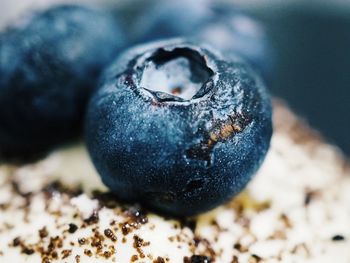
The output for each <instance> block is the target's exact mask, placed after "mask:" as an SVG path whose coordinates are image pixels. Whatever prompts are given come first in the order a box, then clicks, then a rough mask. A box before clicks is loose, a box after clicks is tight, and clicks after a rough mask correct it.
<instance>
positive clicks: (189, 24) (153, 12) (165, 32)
mask: <svg viewBox="0 0 350 263" xmlns="http://www.w3.org/2000/svg"><path fill="white" fill-rule="evenodd" d="M212 16H213V13H212V10H211V9H210V8H209V4H208V0H196V1H187V0H177V1H172V0H165V1H154V2H152V3H151V4H150V5H148V8H145V10H144V11H143V12H141V14H140V15H139V17H137V18H136V20H135V22H134V24H133V27H132V28H131V31H132V32H133V33H132V38H133V39H134V41H135V42H137V43H143V42H145V41H150V40H157V39H164V38H169V37H179V36H190V35H193V34H194V32H196V30H198V29H199V28H200V27H201V26H202V25H203V24H204V23H207V22H208V21H209V20H210V19H211V17H212Z"/></svg>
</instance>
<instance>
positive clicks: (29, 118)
mask: <svg viewBox="0 0 350 263" xmlns="http://www.w3.org/2000/svg"><path fill="white" fill-rule="evenodd" d="M124 44H125V39H124V36H123V33H122V32H121V29H120V27H119V25H118V24H117V22H116V21H115V20H114V18H113V17H112V16H111V15H110V14H109V13H105V12H102V11H97V10H93V9H88V8H86V7H82V6H73V5H63V6H57V7H54V8H52V9H49V10H46V11H44V12H41V13H36V14H33V15H32V16H31V17H29V18H26V19H25V20H22V21H20V23H19V24H18V25H17V26H16V27H13V28H9V29H7V30H6V31H5V32H3V33H2V34H1V35H0V152H1V154H2V155H4V156H5V157H8V156H9V157H22V156H25V155H31V154H32V153H34V152H35V153H37V152H38V151H45V150H46V149H48V148H50V147H51V146H52V145H55V144H56V143H60V142H62V141H66V140H67V139H70V138H72V137H74V136H76V135H77V134H80V133H81V126H82V120H83V115H84V112H85V108H86V104H87V100H88V99H89V97H90V94H91V93H92V92H93V90H94V89H95V87H96V84H97V80H98V78H99V75H100V72H101V71H102V69H103V68H104V67H105V66H106V65H107V64H109V63H110V62H111V58H114V57H115V56H116V55H117V54H118V52H119V51H120V49H121V48H122V47H123V46H124Z"/></svg>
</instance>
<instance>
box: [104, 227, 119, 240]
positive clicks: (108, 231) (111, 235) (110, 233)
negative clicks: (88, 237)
mask: <svg viewBox="0 0 350 263" xmlns="http://www.w3.org/2000/svg"><path fill="white" fill-rule="evenodd" d="M103 233H104V234H105V236H106V237H108V238H109V239H110V240H112V241H113V242H116V241H117V236H116V235H115V234H114V232H113V231H112V230H111V229H109V228H107V229H105V230H104V231H103Z"/></svg>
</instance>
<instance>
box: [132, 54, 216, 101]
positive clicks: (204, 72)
mask: <svg viewBox="0 0 350 263" xmlns="http://www.w3.org/2000/svg"><path fill="white" fill-rule="evenodd" d="M129 66H131V67H134V68H135V71H142V72H143V74H142V76H141V80H140V82H139V85H140V87H141V88H142V89H143V90H146V91H147V92H148V93H150V94H151V95H152V96H153V97H154V99H156V100H157V101H158V102H188V101H191V100H193V99H195V98H200V97H202V96H204V95H205V94H206V93H207V92H208V91H209V90H210V89H211V88H212V87H213V85H212V83H213V81H214V80H213V77H214V75H215V74H214V71H213V69H211V68H210V66H209V65H208V64H207V61H206V58H205V56H203V55H201V54H200V53H199V52H198V51H197V50H195V49H192V48H191V47H176V48H173V49H171V48H170V49H164V48H159V49H157V50H155V51H154V52H153V53H150V54H148V55H147V56H142V57H141V58H139V59H138V60H137V61H135V64H134V65H132V64H131V65H129ZM133 73H135V72H134V71H131V72H129V74H133Z"/></svg>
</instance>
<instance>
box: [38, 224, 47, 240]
mask: <svg viewBox="0 0 350 263" xmlns="http://www.w3.org/2000/svg"><path fill="white" fill-rule="evenodd" d="M48 235H49V232H48V231H47V229H46V227H45V226H44V227H43V228H42V229H40V230H39V237H40V238H45V237H47V236H48Z"/></svg>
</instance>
